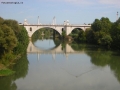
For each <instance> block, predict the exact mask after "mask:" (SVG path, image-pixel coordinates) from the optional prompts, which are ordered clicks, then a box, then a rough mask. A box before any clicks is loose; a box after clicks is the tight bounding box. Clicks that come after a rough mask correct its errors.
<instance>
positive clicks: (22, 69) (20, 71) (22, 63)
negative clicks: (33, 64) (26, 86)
mask: <svg viewBox="0 0 120 90" xmlns="http://www.w3.org/2000/svg"><path fill="white" fill-rule="evenodd" d="M28 64H29V62H28V60H27V55H24V56H22V57H21V58H20V59H19V60H18V61H17V63H16V65H15V66H14V67H13V70H14V71H16V73H15V75H14V80H16V79H18V78H21V77H23V78H24V77H25V76H26V75H27V73H28Z"/></svg>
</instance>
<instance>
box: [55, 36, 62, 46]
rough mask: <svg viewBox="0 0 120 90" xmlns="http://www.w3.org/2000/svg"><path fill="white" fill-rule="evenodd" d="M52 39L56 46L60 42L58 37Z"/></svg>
mask: <svg viewBox="0 0 120 90" xmlns="http://www.w3.org/2000/svg"><path fill="white" fill-rule="evenodd" d="M53 41H54V44H55V46H58V45H60V43H61V41H60V40H59V39H58V38H56V39H53Z"/></svg>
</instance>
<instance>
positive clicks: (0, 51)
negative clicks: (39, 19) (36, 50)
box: [0, 17, 29, 73]
mask: <svg viewBox="0 0 120 90" xmlns="http://www.w3.org/2000/svg"><path fill="white" fill-rule="evenodd" d="M28 42H29V38H28V34H27V31H26V30H25V28H24V27H20V26H19V24H18V22H17V21H15V20H4V19H3V18H1V17H0V63H2V64H4V65H5V66H6V67H9V66H13V65H14V64H13V63H14V61H15V60H16V59H17V58H18V56H20V55H19V54H23V53H24V52H25V51H26V49H27V45H28ZM7 72H9V70H7V71H6V70H3V71H2V73H7Z"/></svg>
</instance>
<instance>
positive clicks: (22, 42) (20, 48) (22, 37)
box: [14, 26, 29, 54]
mask: <svg viewBox="0 0 120 90" xmlns="http://www.w3.org/2000/svg"><path fill="white" fill-rule="evenodd" d="M20 28H21V31H20V32H19V34H18V43H17V47H15V48H14V53H15V54H19V53H21V54H22V53H24V52H26V49H27V46H28V43H29V38H28V34H27V31H26V30H25V28H24V27H23V26H21V27H20Z"/></svg>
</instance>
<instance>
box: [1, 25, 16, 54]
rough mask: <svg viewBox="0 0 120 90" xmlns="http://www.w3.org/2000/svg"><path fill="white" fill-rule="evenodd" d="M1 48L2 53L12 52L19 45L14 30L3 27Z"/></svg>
mask: <svg viewBox="0 0 120 90" xmlns="http://www.w3.org/2000/svg"><path fill="white" fill-rule="evenodd" d="M0 33H1V36H0V48H2V51H6V52H10V51H12V50H13V48H14V47H15V46H16V45H17V38H16V36H15V34H14V32H13V30H12V29H11V28H10V27H8V26H7V25H5V24H4V25H2V26H1V30H0Z"/></svg>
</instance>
